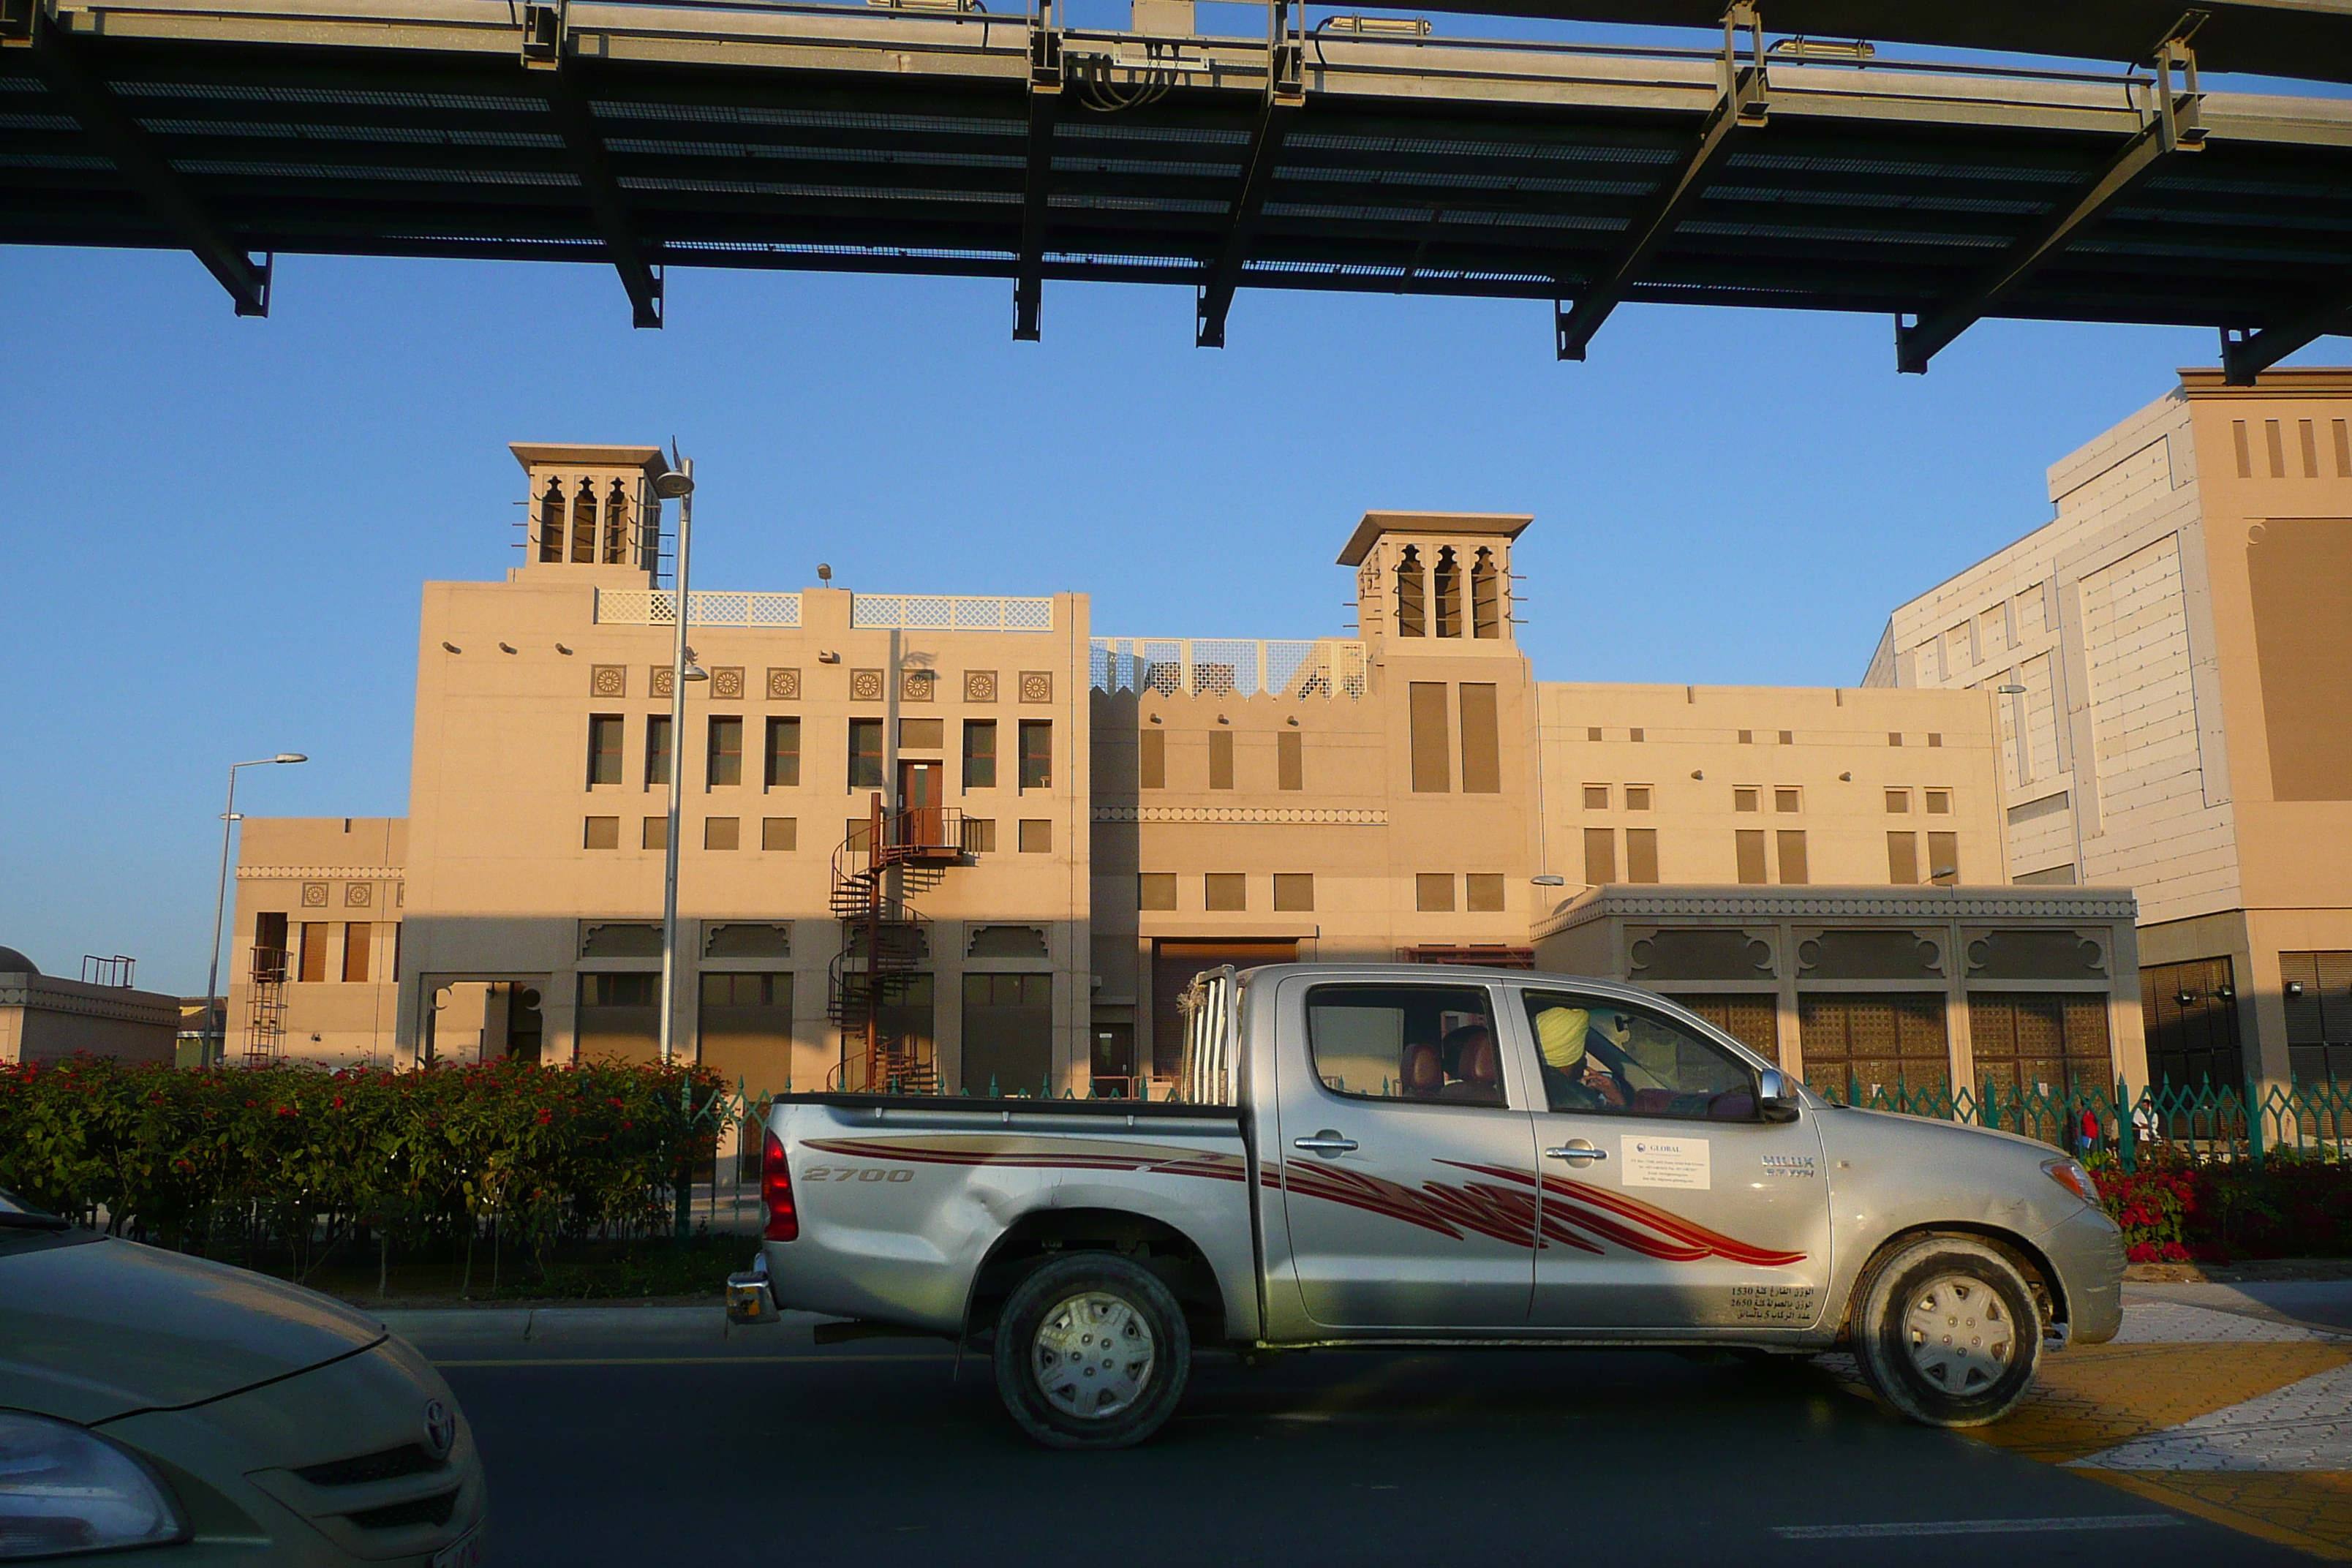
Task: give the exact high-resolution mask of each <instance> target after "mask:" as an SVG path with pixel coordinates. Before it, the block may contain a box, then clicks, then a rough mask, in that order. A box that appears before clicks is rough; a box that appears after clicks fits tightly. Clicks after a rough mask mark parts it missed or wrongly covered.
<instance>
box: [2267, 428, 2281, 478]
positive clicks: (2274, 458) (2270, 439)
mask: <svg viewBox="0 0 2352 1568" xmlns="http://www.w3.org/2000/svg"><path fill="white" fill-rule="evenodd" d="M2263 450H2264V452H2265V453H2267V454H2268V456H2269V458H2270V460H2271V478H2273V479H2284V478H2286V440H2285V437H2284V436H2283V435H2282V434H2281V433H2280V430H2279V422H2278V421H2277V420H2275V419H2265V420H2263Z"/></svg>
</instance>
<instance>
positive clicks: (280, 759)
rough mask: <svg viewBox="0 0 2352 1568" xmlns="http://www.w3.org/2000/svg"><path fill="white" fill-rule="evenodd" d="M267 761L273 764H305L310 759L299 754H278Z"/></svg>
mask: <svg viewBox="0 0 2352 1568" xmlns="http://www.w3.org/2000/svg"><path fill="white" fill-rule="evenodd" d="M269 760H270V761H271V762H273V763H307V762H309V761H310V758H308V757H306V756H304V755H303V754H302V753H301V752H278V754H277V755H276V756H274V757H272V758H270V759H269Z"/></svg>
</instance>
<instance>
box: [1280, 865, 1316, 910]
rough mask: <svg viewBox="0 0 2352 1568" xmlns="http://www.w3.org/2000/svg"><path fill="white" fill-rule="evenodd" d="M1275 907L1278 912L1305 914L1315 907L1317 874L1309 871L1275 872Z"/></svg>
mask: <svg viewBox="0 0 2352 1568" xmlns="http://www.w3.org/2000/svg"><path fill="white" fill-rule="evenodd" d="M1274 907H1275V909H1276V911H1277V912H1280V913H1286V914H1305V913H1307V911H1308V910H1312V909H1314V907H1315V876H1314V873H1312V872H1309V871H1276V873H1275V874H1274Z"/></svg>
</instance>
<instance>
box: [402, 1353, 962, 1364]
mask: <svg viewBox="0 0 2352 1568" xmlns="http://www.w3.org/2000/svg"><path fill="white" fill-rule="evenodd" d="M954 1359H955V1357H953V1356H950V1355H938V1354H932V1353H928V1352H907V1353H901V1354H896V1355H609V1356H565V1355H548V1356H502V1357H499V1358H496V1359H484V1360H453V1361H442V1360H438V1359H436V1360H435V1361H434V1363H433V1364H434V1365H435V1366H775V1365H780V1364H782V1363H793V1364H794V1365H800V1366H837V1365H839V1364H841V1363H845V1362H875V1361H936V1362H948V1361H953V1360H954Z"/></svg>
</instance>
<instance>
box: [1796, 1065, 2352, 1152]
mask: <svg viewBox="0 0 2352 1568" xmlns="http://www.w3.org/2000/svg"><path fill="white" fill-rule="evenodd" d="M1811 1088H1812V1089H1813V1091H1814V1092H1815V1093H1817V1094H1821V1095H1822V1096H1824V1097H1826V1098H1827V1099H1829V1100H1833V1101H1835V1102H1837V1103H1838V1104H1841V1105H1852V1106H1857V1107H1859V1108H1861V1109H1863V1110H1891V1111H1895V1112H1897V1113H1899V1114H1901V1115H1905V1116H1921V1117H1927V1118H1929V1119H1931V1120H1935V1121H1964V1122H1969V1123H1971V1124H1973V1125H1975V1126H1979V1127H1992V1128H1998V1129H2000V1131H2005V1132H2016V1133H2021V1134H2022V1135H2024V1136H2025V1137H2028V1138H2032V1139H2036V1140H2038V1141H2040V1142H2044V1143H2048V1144H2050V1145H2052V1146H2053V1148H2060V1149H2065V1150H2068V1151H2070V1152H2077V1151H2083V1150H2085V1149H2088V1150H2092V1151H2097V1152H2111V1153H2113V1154H2114V1155H2115V1156H2116V1159H2117V1161H2118V1162H2119V1163H2121V1164H2122V1166H2123V1168H2124V1169H2125V1170H2126V1171H2129V1170H2133V1169H2135V1168H2137V1163H2138V1162H2139V1160H2140V1159H2141V1157H2142V1156H2144V1155H2146V1154H2147V1153H2148V1152H2151V1151H2155V1150H2162V1151H2164V1152H2167V1153H2168V1154H2173V1155H2179V1156H2183V1157H2186V1158H2188V1159H2190V1160H2194V1161H2200V1162H2201V1161H2220V1162H2224V1163H2249V1164H2252V1166H2254V1167H2255V1168H2256V1169H2260V1168H2261V1167H2262V1164H2263V1160H2264V1158H2265V1157H2266V1156H2267V1155H2269V1154H2273V1153H2279V1152H2292V1153H2295V1154H2297V1155H2316V1156H2319V1157H2322V1158H2326V1159H2333V1160H2345V1159H2352V1082H2342V1081H2336V1082H2326V1083H2295V1082H2292V1081H2290V1082H2287V1083H2269V1084H2264V1083H2261V1082H2256V1081H2249V1082H2247V1083H2242V1084H2216V1083H2212V1082H2210V1081H2208V1082H2204V1083H2200V1084H2195V1085H2185V1084H2174V1083H2161V1084H2155V1085H2151V1086H2149V1087H2147V1088H2144V1089H2132V1088H2131V1087H2129V1086H2128V1085H2126V1084H2124V1083H2122V1082H2117V1083H2116V1084H2115V1085H2114V1086H2112V1087H2109V1088H2098V1089H2089V1088H2083V1087H2075V1088H2071V1089H2062V1088H2058V1087H2055V1086H2053V1085H2049V1084H2038V1083H2037V1084H2017V1085H2007V1086H2004V1085H2001V1084H1997V1083H1991V1082H1987V1083H1983V1084H1962V1085H1960V1086H1959V1087H1958V1088H1957V1089H1955V1088H1954V1087H1953V1086H1951V1085H1949V1084H1945V1083H1932V1084H1918V1085H1911V1084H1870V1085H1866V1086H1865V1085H1864V1084H1862V1083H1860V1082H1858V1081H1856V1080H1855V1079H1851V1078H1849V1079H1847V1080H1846V1082H1845V1083H1844V1084H1843V1085H1839V1084H1836V1083H1834V1082H1832V1083H1826V1084H1824V1083H1820V1082H1813V1083H1812V1084H1811Z"/></svg>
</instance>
